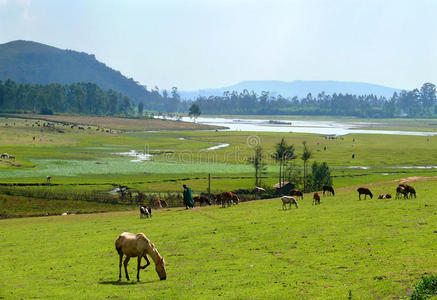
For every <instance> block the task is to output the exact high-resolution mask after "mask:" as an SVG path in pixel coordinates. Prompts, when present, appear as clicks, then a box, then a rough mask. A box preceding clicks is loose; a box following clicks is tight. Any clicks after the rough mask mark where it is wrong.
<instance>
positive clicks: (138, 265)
mask: <svg viewBox="0 0 437 300" xmlns="http://www.w3.org/2000/svg"><path fill="white" fill-rule="evenodd" d="M140 269H141V255H138V263H137V281H140Z"/></svg>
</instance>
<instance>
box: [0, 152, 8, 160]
mask: <svg viewBox="0 0 437 300" xmlns="http://www.w3.org/2000/svg"><path fill="white" fill-rule="evenodd" d="M0 158H1V159H7V158H9V154H7V153H3V154H2V155H1V156H0Z"/></svg>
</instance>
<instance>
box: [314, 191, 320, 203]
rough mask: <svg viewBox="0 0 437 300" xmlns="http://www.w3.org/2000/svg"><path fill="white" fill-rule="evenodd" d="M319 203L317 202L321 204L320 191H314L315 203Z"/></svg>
mask: <svg viewBox="0 0 437 300" xmlns="http://www.w3.org/2000/svg"><path fill="white" fill-rule="evenodd" d="M314 204H315V205H317V204H319V205H320V195H319V193H317V192H315V193H314V196H313V205H314Z"/></svg>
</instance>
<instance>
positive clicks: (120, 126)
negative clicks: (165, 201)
mask: <svg viewBox="0 0 437 300" xmlns="http://www.w3.org/2000/svg"><path fill="white" fill-rule="evenodd" d="M12 116H14V115H12ZM19 117H20V118H24V119H35V120H46V121H56V122H67V123H72V124H81V125H87V126H88V125H89V126H98V127H101V128H111V129H116V130H128V131H149V130H204V129H208V130H212V129H216V128H220V127H218V126H210V125H204V124H197V123H191V122H182V121H173V120H162V119H132V118H117V117H97V116H62V115H35V114H21V115H19Z"/></svg>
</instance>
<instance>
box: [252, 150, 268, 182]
mask: <svg viewBox="0 0 437 300" xmlns="http://www.w3.org/2000/svg"><path fill="white" fill-rule="evenodd" d="M263 159H264V153H263V148H262V147H261V146H256V147H255V149H254V154H253V156H252V157H249V159H248V160H249V162H250V163H251V164H252V165H253V167H254V168H255V186H260V185H261V178H262V175H263V174H264V171H265V168H266V167H265V163H264V162H263Z"/></svg>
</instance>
